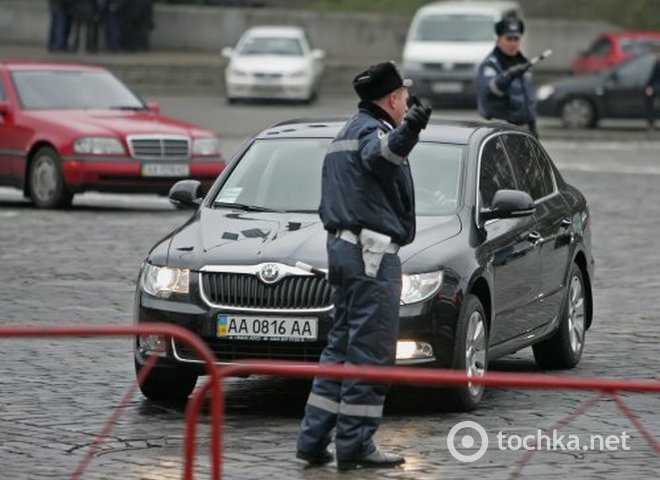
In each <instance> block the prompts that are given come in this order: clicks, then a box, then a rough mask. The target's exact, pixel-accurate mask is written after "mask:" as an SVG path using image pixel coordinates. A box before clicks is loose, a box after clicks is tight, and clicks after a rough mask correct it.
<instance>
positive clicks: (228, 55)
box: [220, 47, 234, 58]
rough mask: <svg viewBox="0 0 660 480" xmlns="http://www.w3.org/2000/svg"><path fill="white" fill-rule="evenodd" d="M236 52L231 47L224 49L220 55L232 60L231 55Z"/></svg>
mask: <svg viewBox="0 0 660 480" xmlns="http://www.w3.org/2000/svg"><path fill="white" fill-rule="evenodd" d="M233 51H234V50H233V49H232V48H231V47H224V48H223V49H222V50H220V55H222V56H223V57H225V58H231V54H232V52H233Z"/></svg>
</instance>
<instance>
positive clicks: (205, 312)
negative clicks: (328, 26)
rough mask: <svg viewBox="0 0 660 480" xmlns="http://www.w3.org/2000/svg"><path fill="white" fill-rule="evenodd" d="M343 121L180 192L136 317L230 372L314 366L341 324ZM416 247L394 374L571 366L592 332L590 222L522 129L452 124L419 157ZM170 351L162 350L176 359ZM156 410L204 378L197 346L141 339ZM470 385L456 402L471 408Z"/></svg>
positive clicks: (438, 130) (406, 260) (297, 124)
mask: <svg viewBox="0 0 660 480" xmlns="http://www.w3.org/2000/svg"><path fill="white" fill-rule="evenodd" d="M342 125H343V122H342V121H339V120H337V119H327V120H316V121H308V120H301V121H291V122H285V123H282V124H279V125H276V126H274V127H271V128H269V129H266V130H264V131H263V132H261V133H260V134H258V135H257V136H256V137H255V138H254V139H252V140H251V141H250V142H248V144H246V146H244V147H243V148H242V149H241V151H239V152H238V153H237V154H236V156H235V157H234V159H233V160H232V162H231V163H230V165H229V166H228V167H227V169H226V171H225V172H224V173H223V174H222V175H221V176H220V177H219V178H218V180H217V181H216V182H215V184H214V185H213V187H212V188H211V190H210V191H209V193H208V195H207V196H206V197H205V198H203V199H202V198H201V190H200V185H199V183H198V182H196V181H194V180H187V181H181V182H179V183H177V184H176V185H175V186H174V187H173V188H172V190H171V192H170V200H171V201H172V203H174V204H175V205H177V206H179V207H190V208H193V209H194V210H195V211H194V213H193V215H192V216H191V218H190V219H189V220H188V221H187V222H186V223H185V224H183V225H182V226H181V227H179V228H177V229H176V230H175V231H173V232H172V233H171V234H169V235H168V236H167V237H165V238H164V239H163V240H161V241H160V242H158V244H156V245H155V246H154V247H153V249H152V250H151V252H150V253H149V255H148V257H147V258H146V260H145V262H144V263H143V265H142V267H141V270H140V275H139V280H138V284H137V290H136V304H135V307H136V308H135V316H136V321H137V322H157V321H158V322H171V323H175V324H178V325H181V326H183V327H185V328H188V329H190V330H191V331H193V332H195V333H196V334H198V335H199V336H201V337H202V339H203V340H204V341H205V342H206V343H207V344H208V345H209V347H210V348H211V349H212V350H213V352H214V353H215V355H216V356H217V358H218V360H219V362H221V363H231V362H240V361H241V360H245V359H262V360H263V361H264V362H268V361H269V360H271V359H286V360H302V361H317V360H318V358H319V355H320V353H321V350H322V349H323V347H324V345H325V343H326V337H327V335H328V332H329V330H330V327H331V322H332V309H333V306H332V304H331V295H330V286H329V284H328V283H327V281H326V279H325V277H324V276H323V275H314V274H312V273H309V272H308V271H306V270H304V269H301V268H299V267H298V266H296V263H297V262H304V263H306V264H309V265H311V266H314V267H316V268H318V269H321V270H324V269H325V268H326V251H325V242H326V238H327V233H326V232H325V231H324V229H323V226H322V224H321V222H320V219H319V217H318V214H317V208H318V204H319V200H320V187H321V166H322V162H323V157H324V153H325V151H326V150H327V149H328V146H329V145H330V142H331V141H332V139H333V137H334V136H335V135H336V134H337V133H338V132H339V130H340V129H341V127H342ZM409 161H410V164H411V169H412V173H413V178H414V182H415V194H416V212H417V236H416V239H415V241H414V242H413V243H412V244H410V245H408V246H406V247H404V248H403V249H402V250H401V251H400V253H399V255H400V256H401V260H402V264H403V272H404V275H403V279H402V280H403V282H402V283H403V288H402V292H401V302H400V304H401V308H400V315H401V324H400V338H399V341H398V345H397V363H398V364H402V365H410V364H416V365H417V364H418V365H420V366H428V367H450V368H456V369H461V370H465V371H466V372H467V373H468V374H469V375H472V376H479V375H483V374H484V372H485V371H486V369H487V365H488V362H489V361H490V360H492V359H495V358H498V357H501V356H503V355H507V354H510V353H512V352H515V351H517V350H520V349H522V348H525V347H530V346H531V347H533V349H534V355H535V358H536V360H537V362H538V364H539V365H540V366H541V367H543V368H571V367H573V366H575V365H576V364H577V363H578V362H579V361H580V358H581V355H582V351H583V348H584V342H585V332H586V330H587V329H588V328H589V326H590V324H591V318H592V311H593V304H592V295H591V279H592V278H593V264H594V262H593V259H592V256H591V248H590V244H591V220H590V216H589V210H588V208H587V202H586V200H585V198H584V196H583V195H582V194H581V193H580V192H579V191H578V190H577V189H576V188H574V187H572V186H570V185H568V184H567V183H566V182H565V181H564V180H563V179H562V177H561V175H560V173H559V171H558V170H557V169H556V168H555V166H554V165H553V163H552V161H551V160H550V158H549V157H548V155H547V153H546V152H545V150H544V149H543V147H542V146H541V145H540V144H539V143H538V142H537V141H536V140H535V139H534V138H533V137H531V136H530V135H528V134H527V133H526V132H524V131H521V130H518V129H516V128H515V127H511V126H509V125H503V124H502V125H498V124H493V123H488V124H486V123H478V122H457V121H442V122H440V123H432V124H431V125H429V127H428V128H427V129H426V130H425V131H424V132H423V134H422V137H421V141H420V143H419V144H418V145H417V146H416V147H415V149H414V150H413V153H412V154H411V156H410V159H409ZM163 349H164V350H163ZM155 354H157V355H160V356H161V357H162V358H160V360H159V362H158V364H157V368H156V370H155V371H154V372H152V374H151V375H150V376H149V377H148V379H147V380H146V382H145V383H144V384H143V385H142V392H143V393H144V395H145V396H146V397H148V398H150V399H153V400H177V399H178V400H181V399H185V398H186V397H187V396H188V395H189V394H190V392H191V391H192V389H193V388H194V385H195V382H196V380H197V376H198V375H199V374H202V373H203V368H202V365H201V363H200V361H199V359H198V358H197V357H196V356H195V354H194V353H193V352H191V351H190V350H189V349H188V348H187V347H186V346H185V345H182V344H180V343H178V342H177V341H170V340H168V339H165V338H161V337H160V336H154V335H150V336H144V337H141V338H138V339H137V340H136V344H135V362H136V367H137V369H138V371H139V369H140V368H141V366H142V365H143V364H144V362H145V360H146V359H147V357H148V356H150V355H155ZM482 395H483V388H482V387H481V386H478V385H475V384H470V385H469V386H467V387H465V388H457V389H454V390H451V391H450V392H449V395H448V397H446V398H448V400H450V401H452V402H453V403H454V404H455V406H457V407H459V408H463V409H470V408H474V407H475V406H476V405H477V403H478V402H479V401H480V399H481V397H482Z"/></svg>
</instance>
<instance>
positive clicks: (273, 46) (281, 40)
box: [238, 37, 303, 57]
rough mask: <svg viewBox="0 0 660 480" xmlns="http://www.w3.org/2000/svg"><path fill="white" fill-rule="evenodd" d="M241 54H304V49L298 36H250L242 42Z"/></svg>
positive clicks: (293, 55) (239, 51) (295, 55)
mask: <svg viewBox="0 0 660 480" xmlns="http://www.w3.org/2000/svg"><path fill="white" fill-rule="evenodd" d="M238 53H240V54H241V55H285V56H291V57H299V56H302V54H303V50H302V46H301V45H300V41H299V40H298V39H297V38H285V37H249V38H247V39H245V41H243V42H242V43H241V46H240V48H239V50H238Z"/></svg>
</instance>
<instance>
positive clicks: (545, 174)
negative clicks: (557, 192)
mask: <svg viewBox="0 0 660 480" xmlns="http://www.w3.org/2000/svg"><path fill="white" fill-rule="evenodd" d="M504 144H505V145H506V150H507V153H508V154H509V157H510V158H511V163H512V164H513V168H514V170H515V172H516V177H517V178H518V180H519V184H520V189H521V190H523V191H525V192H527V193H529V194H530V196H531V197H532V198H533V199H534V200H538V199H539V198H543V197H546V196H548V195H550V194H551V193H552V192H553V191H554V182H553V180H552V172H551V171H550V165H548V163H547V160H546V159H545V156H544V155H543V151H542V150H541V149H540V148H539V147H538V146H536V145H534V144H533V142H531V141H529V140H528V139H527V137H526V136H525V135H516V134H511V135H505V136H504Z"/></svg>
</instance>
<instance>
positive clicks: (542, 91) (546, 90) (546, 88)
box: [536, 85, 555, 100]
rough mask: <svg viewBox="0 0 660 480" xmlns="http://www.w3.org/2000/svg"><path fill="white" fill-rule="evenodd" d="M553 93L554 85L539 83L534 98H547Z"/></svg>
mask: <svg viewBox="0 0 660 480" xmlns="http://www.w3.org/2000/svg"><path fill="white" fill-rule="evenodd" d="M554 94H555V87H553V86H552V85H541V86H540V87H539V89H538V90H537V91H536V98H537V99H538V100H547V99H548V98H550V97H552V96H553V95H554Z"/></svg>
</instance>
